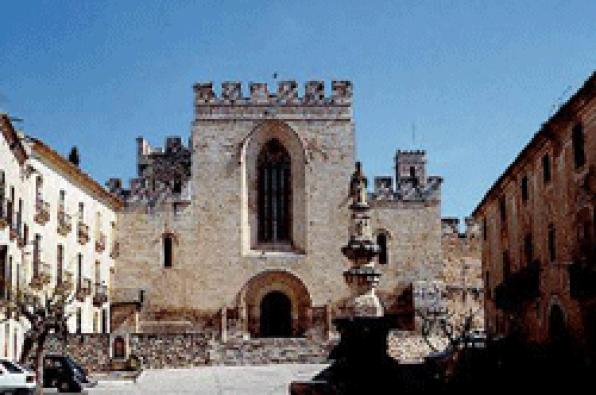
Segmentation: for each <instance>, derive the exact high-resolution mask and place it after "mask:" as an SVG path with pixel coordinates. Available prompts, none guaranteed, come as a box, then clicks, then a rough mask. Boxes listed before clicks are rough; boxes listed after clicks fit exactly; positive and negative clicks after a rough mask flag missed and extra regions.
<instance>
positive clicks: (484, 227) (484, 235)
mask: <svg viewBox="0 0 596 395" xmlns="http://www.w3.org/2000/svg"><path fill="white" fill-rule="evenodd" d="M482 238H483V239H484V240H485V241H486V239H487V238H488V225H487V223H486V217H484V218H483V219H482Z"/></svg>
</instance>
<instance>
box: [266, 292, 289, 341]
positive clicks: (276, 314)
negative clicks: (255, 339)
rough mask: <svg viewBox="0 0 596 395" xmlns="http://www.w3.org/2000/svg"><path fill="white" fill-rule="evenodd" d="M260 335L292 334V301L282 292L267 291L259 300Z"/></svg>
mask: <svg viewBox="0 0 596 395" xmlns="http://www.w3.org/2000/svg"><path fill="white" fill-rule="evenodd" d="M259 329H260V335H261V336H262V337H290V336H292V302H291V301H290V298H288V297H287V296H286V295H285V294H284V293H283V292H279V291H272V292H269V293H268V294H267V295H265V297H264V298H263V300H261V317H260V326H259Z"/></svg>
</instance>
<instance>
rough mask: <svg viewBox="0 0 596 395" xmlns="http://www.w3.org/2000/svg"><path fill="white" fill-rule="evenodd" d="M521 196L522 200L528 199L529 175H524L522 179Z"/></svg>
mask: <svg viewBox="0 0 596 395" xmlns="http://www.w3.org/2000/svg"><path fill="white" fill-rule="evenodd" d="M521 196H522V202H524V203H526V202H527V201H528V176H523V177H522V179H521Z"/></svg>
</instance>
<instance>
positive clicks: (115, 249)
mask: <svg viewBox="0 0 596 395" xmlns="http://www.w3.org/2000/svg"><path fill="white" fill-rule="evenodd" d="M119 256H120V243H118V242H117V241H114V242H112V248H111V250H110V258H112V259H116V258H118V257H119Z"/></svg>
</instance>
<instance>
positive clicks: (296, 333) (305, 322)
mask: <svg viewBox="0 0 596 395" xmlns="http://www.w3.org/2000/svg"><path fill="white" fill-rule="evenodd" d="M280 294H281V295H280ZM238 297H239V300H238V303H239V307H240V308H241V310H243V311H244V314H243V315H244V317H243V318H244V330H245V331H246V332H247V333H249V334H250V335H251V336H252V337H264V336H267V337H271V336H274V335H275V334H278V335H283V336H284V337H300V336H303V335H304V333H305V332H306V331H307V330H308V329H309V328H310V326H311V321H312V320H311V308H312V302H311V297H310V293H309V292H308V290H307V288H306V286H305V285H304V283H303V282H302V280H300V279H299V278H298V277H296V276H295V275H294V274H292V273H290V272H287V271H283V270H270V271H264V272H262V273H259V274H257V275H255V276H254V277H253V278H251V279H250V280H249V281H248V282H247V283H246V284H245V285H244V287H242V290H241V291H240V293H239V295H238ZM263 313H265V316H263ZM279 314H281V317H278V316H275V315H279ZM288 314H289V318H288ZM288 320H289V328H288ZM282 329H283V330H282Z"/></svg>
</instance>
